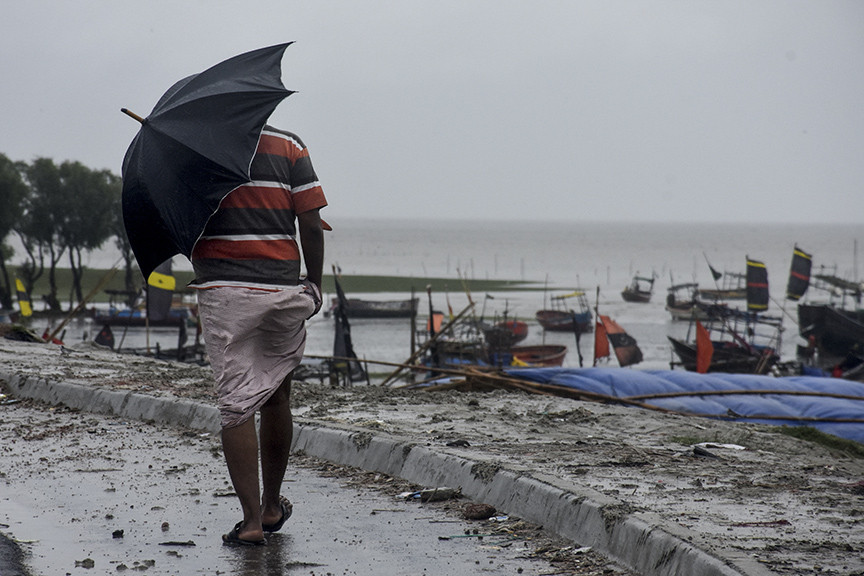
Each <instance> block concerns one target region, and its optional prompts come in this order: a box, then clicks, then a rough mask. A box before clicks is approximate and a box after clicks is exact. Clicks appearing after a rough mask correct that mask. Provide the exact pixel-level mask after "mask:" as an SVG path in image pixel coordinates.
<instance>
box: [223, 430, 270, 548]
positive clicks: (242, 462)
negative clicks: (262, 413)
mask: <svg viewBox="0 0 864 576" xmlns="http://www.w3.org/2000/svg"><path fill="white" fill-rule="evenodd" d="M222 450H223V451H224V452H225V462H226V463H227V464H228V473H229V474H230V475H231V482H232V483H233V484H234V491H235V492H237V497H238V498H239V499H240V506H241V507H242V508H243V527H242V528H241V529H240V532H239V534H238V536H239V537H240V538H241V539H243V540H260V539H262V538H263V537H264V532H263V530H261V499H260V495H259V492H258V489H259V487H258V437H257V435H256V434H255V418H254V417H253V418H250V419H249V420H247V421H246V422H244V423H243V424H240V425H239V426H235V427H233V428H223V429H222Z"/></svg>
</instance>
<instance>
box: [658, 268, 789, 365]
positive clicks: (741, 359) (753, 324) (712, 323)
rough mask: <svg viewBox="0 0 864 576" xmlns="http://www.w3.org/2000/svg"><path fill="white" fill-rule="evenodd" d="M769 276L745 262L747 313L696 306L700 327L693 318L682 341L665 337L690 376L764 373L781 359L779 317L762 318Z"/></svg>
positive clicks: (763, 270) (715, 306) (766, 316)
mask: <svg viewBox="0 0 864 576" xmlns="http://www.w3.org/2000/svg"><path fill="white" fill-rule="evenodd" d="M768 301H769V295H768V272H767V270H766V268H765V265H764V264H763V263H762V262H759V261H757V260H751V259H749V258H748V260H747V309H746V310H738V309H736V308H732V307H730V306H727V305H725V304H706V303H702V302H698V301H697V302H696V306H697V307H698V308H699V309H700V310H702V312H703V313H704V315H705V316H706V320H705V323H704V324H703V323H702V321H700V320H697V319H695V318H694V319H693V320H691V323H690V329H689V330H688V337H687V339H686V340H681V339H677V338H673V337H671V336H667V338H668V339H669V342H670V343H671V344H672V351H673V353H674V354H675V355H676V356H677V357H678V358H679V361H678V362H676V361H674V360H673V361H671V362H670V367H672V368H674V367H675V366H676V365H680V366H683V367H684V369H685V370H689V371H694V372H730V373H746V374H766V373H768V372H769V371H770V370H771V369H772V368H773V367H774V366H775V365H776V364H777V363H778V362H779V360H780V356H779V354H778V350H780V348H781V334H782V330H783V319H782V317H772V316H768V315H766V314H765V311H766V310H767V308H768Z"/></svg>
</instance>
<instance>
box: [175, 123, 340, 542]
mask: <svg viewBox="0 0 864 576" xmlns="http://www.w3.org/2000/svg"><path fill="white" fill-rule="evenodd" d="M250 174H251V179H252V181H251V182H249V183H247V184H245V185H243V186H240V187H239V188H237V189H235V190H233V191H232V192H231V193H230V194H229V195H228V196H227V197H226V198H225V199H224V200H223V201H222V203H221V204H220V206H219V210H218V211H217V212H216V213H215V214H214V215H213V217H212V218H211V219H210V220H209V222H208V223H207V227H206V228H205V230H204V233H203V234H202V236H201V238H200V239H199V240H198V242H197V243H196V244H195V248H194V250H193V252H192V258H191V260H192V266H193V269H194V271H195V280H194V282H193V284H192V287H193V288H197V289H198V290H199V292H198V304H199V310H200V315H201V321H202V328H203V334H204V340H205V345H206V348H207V354H208V356H209V358H210V363H211V366H212V368H213V374H214V377H215V379H216V384H217V394H218V399H219V410H220V415H221V425H222V446H223V450H224V453H225V461H226V464H227V466H228V471H229V474H230V476H231V481H232V483H233V485H234V489H235V491H236V493H237V496H238V498H239V500H240V505H241V508H242V510H243V520H242V521H240V522H238V523H237V525H236V526H235V527H234V528H233V529H232V530H231V531H230V532H228V533H227V534H225V535H223V536H222V539H223V541H224V542H225V543H226V544H230V545H260V544H266V539H265V538H264V534H265V533H266V532H275V531H278V530H279V529H281V528H282V525H283V524H284V522H285V520H287V519H288V517H289V516H290V515H291V512H292V505H291V503H290V502H289V501H288V499H287V498H285V497H284V496H282V495H281V494H280V488H281V486H282V480H283V478H284V476H285V470H286V468H287V466H288V456H289V453H290V450H291V439H292V431H293V422H292V415H291V405H290V395H291V375H292V373H293V371H294V369H295V368H296V367H297V366H298V365H299V364H300V360H301V358H302V356H303V350H304V347H305V343H306V328H305V321H306V320H307V319H308V318H311V317H312V316H314V315H315V314H316V313H317V312H318V311H319V310H320V308H321V276H322V269H323V264H324V234H323V230H324V229H325V228H329V227H327V226H326V224H323V223H322V220H321V218H320V216H319V209H320V208H323V207H324V206H326V205H327V201H326V199H325V197H324V192H323V190H322V189H321V186H320V184H319V183H318V178H317V176H316V174H315V171H314V169H313V167H312V162H311V160H310V158H309V153H308V151H307V149H306V147H305V146H304V144H303V142H302V141H301V140H300V138H298V137H297V136H296V135H295V134H292V133H290V132H285V131H282V130H277V129H275V128H272V127H270V126H265V127H264V130H263V131H262V133H261V137H260V139H259V142H258V149H257V151H256V153H255V157H254V159H253V161H252V166H251V170H250ZM298 232H299V236H300V246H298V244H297V242H296V235H297V233H298ZM301 246H302V261H303V262H304V263H305V266H306V278H305V280H302V281H301V279H300V270H301V249H300V247H301ZM256 412H260V435H259V434H258V433H256V427H255V413H256ZM259 457H260V477H259ZM262 488H263V491H260V492H259V490H261V489H262Z"/></svg>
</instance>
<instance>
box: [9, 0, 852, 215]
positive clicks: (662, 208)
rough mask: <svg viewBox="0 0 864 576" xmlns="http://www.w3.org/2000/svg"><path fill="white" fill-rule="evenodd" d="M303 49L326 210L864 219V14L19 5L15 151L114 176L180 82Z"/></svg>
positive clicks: (734, 7)
mask: <svg viewBox="0 0 864 576" xmlns="http://www.w3.org/2000/svg"><path fill="white" fill-rule="evenodd" d="M291 40H293V41H296V43H295V44H294V45H293V46H291V47H289V48H288V50H287V51H286V54H285V58H284V60H283V80H284V83H285V85H286V86H287V87H288V88H289V89H292V90H297V91H298V93H297V94H294V95H292V96H291V97H289V98H288V99H287V100H285V101H284V102H283V103H282V104H281V105H280V106H279V108H278V109H277V110H276V113H275V114H274V115H273V117H272V118H271V123H272V124H274V125H276V126H278V127H280V128H285V129H288V130H293V131H296V132H297V133H298V134H299V135H300V136H301V137H302V138H303V140H304V141H305V142H306V144H307V145H308V147H309V149H310V152H311V154H312V159H313V163H314V165H315V167H316V170H317V171H318V175H319V178H320V179H321V181H322V183H323V185H324V189H325V192H326V193H327V196H328V200H329V202H330V206H329V207H328V208H327V209H326V215H325V217H328V219H338V218H339V217H342V218H348V217H371V216H375V217H382V216H383V217H394V218H396V217H398V218H462V219H506V220H525V219H531V220H550V219H554V220H572V221H578V220H615V221H622V220H624V221H636V220H652V221H660V220H676V221H680V220H704V221H770V222H801V221H816V222H835V221H836V222H852V223H854V222H860V221H861V219H862V215H864V2H860V1H857V0H850V1H836V0H813V1H789V0H777V1H775V0H770V1H758V0H740V1H739V0H722V1H721V0H717V1H712V2H704V1H694V0H681V1H634V2H622V1H614V0H612V1H610V0H597V1H577V0H567V1H561V2H551V1H543V0H532V1H530V2H529V1H527V0H523V1H518V2H513V1H501V0H494V1H493V0H483V1H471V0H456V1H448V0H435V1H410V0H398V1H392V2H374V1H368V2H356V1H344V2H334V1H321V0H315V1H311V0H310V1H306V2H293V1H287V0H274V1H269V2H264V1H254V0H244V2H235V1H232V2H220V1H215V0H210V1H203V0H202V1H178V0H172V1H170V2H167V1H161V0H157V1H154V0H150V1H148V2H127V1H122V0H110V1H109V0H105V1H94V0H77V1H75V2H67V1H61V0H54V1H51V2H47V1H41V0H31V1H26V2H25V1H17V2H6V3H4V6H3V9H2V22H0V79H2V89H0V117H2V122H0V153H3V154H6V155H7V156H9V157H10V158H12V159H13V160H25V161H28V162H29V161H32V160H33V159H34V158H37V157H40V156H41V157H49V158H53V159H54V160H55V161H57V162H60V161H63V160H77V161H80V162H82V163H84V164H86V165H88V166H90V167H92V168H100V169H101V168H108V169H110V170H112V171H114V172H116V173H117V174H119V173H120V167H121V163H122V159H123V155H124V153H125V151H126V148H127V147H128V145H129V143H130V142H131V140H132V138H133V137H134V135H135V133H136V131H137V128H138V125H137V123H136V122H134V121H133V120H131V119H130V118H128V117H126V116H125V115H123V114H121V113H120V111H119V109H120V108H121V107H127V108H130V109H131V110H133V111H135V112H137V113H138V114H140V115H142V116H144V115H146V114H149V112H150V110H151V109H152V107H153V105H154V104H155V103H156V101H157V100H158V98H159V97H160V96H161V94H162V93H163V92H164V91H165V90H166V89H167V88H168V87H169V86H171V85H172V84H173V83H174V82H175V81H176V80H178V79H180V78H182V77H185V76H187V75H189V74H193V73H196V72H199V71H201V70H203V69H205V68H207V67H209V66H211V65H213V64H215V63H217V62H219V61H221V60H223V59H225V58H228V57H231V56H233V55H235V54H238V53H241V52H246V51H248V50H252V49H255V48H260V47H263V46H269V45H272V44H277V43H281V42H285V41H291Z"/></svg>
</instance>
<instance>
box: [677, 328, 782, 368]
mask: <svg viewBox="0 0 864 576" xmlns="http://www.w3.org/2000/svg"><path fill="white" fill-rule="evenodd" d="M667 338H668V339H669V342H671V343H672V349H673V351H674V352H675V354H676V355H677V356H678V358H680V360H681V361H680V362H678V363H676V362H671V363H670V364H672V366H673V367H674V366H675V365H676V364H678V365H681V366H683V367H684V369H685V370H688V371H690V372H695V371H696V358H697V349H696V344H695V342H685V341H683V340H679V339H677V338H673V337H671V336H667ZM711 343H712V344H713V346H714V354H713V356H712V358H711V365H710V366H709V368H708V372H728V373H733V374H766V373H767V372H768V371H769V370H770V369H771V367H772V366H774V364H776V363H777V362H778V361H779V360H780V357H779V356H778V355H777V353H776V351H775V349H774V348H770V347H761V348H760V347H756V346H745V345H741V344H739V343H736V342H732V341H728V340H727V341H719V340H718V341H714V340H712V342H711Z"/></svg>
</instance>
